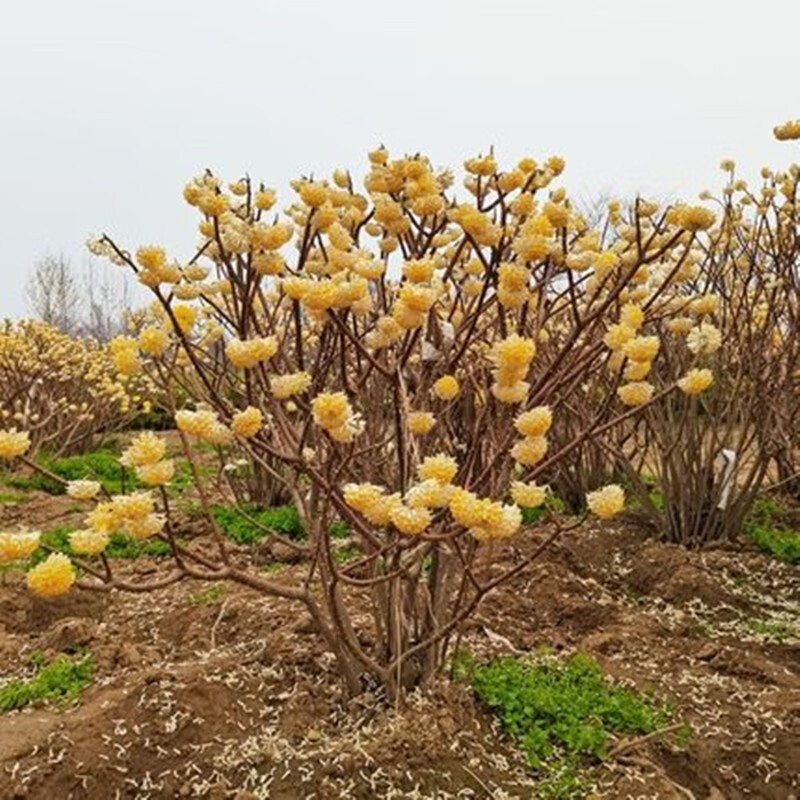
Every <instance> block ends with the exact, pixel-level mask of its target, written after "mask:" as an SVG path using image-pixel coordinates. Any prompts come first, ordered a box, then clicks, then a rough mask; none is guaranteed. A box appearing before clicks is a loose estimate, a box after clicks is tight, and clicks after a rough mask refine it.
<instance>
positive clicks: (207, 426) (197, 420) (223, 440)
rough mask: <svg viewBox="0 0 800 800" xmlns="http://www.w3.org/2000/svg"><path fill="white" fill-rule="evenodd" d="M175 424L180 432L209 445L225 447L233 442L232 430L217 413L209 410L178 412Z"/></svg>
mask: <svg viewBox="0 0 800 800" xmlns="http://www.w3.org/2000/svg"><path fill="white" fill-rule="evenodd" d="M175 424H176V425H177V426H178V430H179V431H182V432H183V433H188V434H189V435H190V436H196V437H197V438H198V439H202V440H203V441H206V442H208V443H209V444H213V445H220V446H224V445H228V444H230V443H231V442H232V441H233V434H232V432H231V430H230V428H228V427H226V426H225V425H224V424H223V423H222V422H220V420H219V417H218V416H217V414H216V412H214V411H211V410H209V409H205V408H203V409H198V410H197V411H189V410H188V409H184V410H183V411H178V412H177V413H176V414H175Z"/></svg>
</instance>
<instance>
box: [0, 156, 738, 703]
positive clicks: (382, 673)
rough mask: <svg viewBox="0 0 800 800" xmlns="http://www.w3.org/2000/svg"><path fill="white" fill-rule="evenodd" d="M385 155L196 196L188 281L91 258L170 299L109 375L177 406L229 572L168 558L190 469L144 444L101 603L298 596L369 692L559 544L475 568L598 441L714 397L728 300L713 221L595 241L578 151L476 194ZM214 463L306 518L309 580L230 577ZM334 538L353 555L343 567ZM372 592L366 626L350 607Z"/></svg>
mask: <svg viewBox="0 0 800 800" xmlns="http://www.w3.org/2000/svg"><path fill="white" fill-rule="evenodd" d="M369 159H370V169H369V172H368V174H367V176H366V179H365V181H364V187H365V191H364V192H359V191H357V190H356V188H355V187H354V184H353V180H352V177H351V175H350V174H349V173H347V172H345V171H342V170H337V171H336V172H334V174H333V175H332V177H331V179H330V180H313V179H310V178H302V179H300V180H297V181H295V182H293V184H292V189H293V190H294V192H295V195H296V197H295V199H294V201H293V202H292V203H291V204H290V205H289V206H288V208H287V209H286V212H285V214H284V215H283V216H281V215H278V214H276V213H275V212H274V211H273V209H274V206H275V204H276V202H277V194H276V192H275V191H274V190H272V189H269V188H267V187H265V186H264V185H262V184H258V185H257V184H254V183H253V182H252V181H251V180H250V179H249V178H244V179H241V180H238V181H236V182H234V183H232V184H229V185H227V186H226V185H225V184H224V183H223V182H222V181H221V180H220V179H219V178H217V177H216V176H214V175H212V174H211V173H205V174H203V175H201V176H198V177H197V178H195V179H194V180H193V181H191V182H190V183H189V184H188V185H187V186H186V188H185V190H184V197H185V199H186V201H187V202H188V203H189V204H190V205H192V206H194V207H195V208H197V210H198V211H199V213H200V216H201V220H200V223H199V233H200V242H199V244H198V248H197V251H196V252H195V254H194V255H193V256H192V257H191V258H190V259H189V260H188V261H186V262H176V261H172V260H170V259H169V258H168V257H167V254H166V253H165V251H164V250H163V249H162V248H160V247H158V246H144V247H140V248H139V249H138V250H136V251H135V252H129V251H127V250H125V249H124V248H122V247H121V246H119V245H118V244H117V243H116V242H114V241H113V240H112V239H111V238H110V237H108V236H101V237H96V238H94V239H92V240H91V241H90V248H91V250H92V252H94V253H95V254H97V255H103V256H106V257H107V258H109V259H110V260H111V261H112V262H113V263H115V264H117V265H119V266H121V267H125V268H127V269H130V270H132V271H133V272H134V273H135V275H136V276H137V279H138V280H139V281H140V282H141V283H142V284H144V285H145V286H147V287H149V288H150V289H151V291H152V293H153V297H154V302H153V304H152V306H151V307H150V308H149V310H148V312H147V314H146V315H144V316H143V318H142V319H141V320H140V325H139V326H138V327H137V330H136V333H137V335H136V336H128V337H120V338H118V339H117V340H115V342H113V343H112V356H113V358H114V361H115V365H116V369H117V370H118V371H119V373H121V374H122V375H125V376H140V375H147V376H148V377H149V378H150V379H151V380H153V381H154V382H155V383H156V384H158V386H159V389H160V391H161V392H162V393H163V396H164V397H165V398H166V403H167V405H168V406H169V408H170V410H171V412H172V413H173V415H174V417H175V422H176V425H177V428H178V431H179V433H180V437H181V441H182V445H183V449H184V453H185V455H186V457H187V459H188V460H189V463H190V466H191V467H192V471H193V477H194V480H195V482H196V484H197V488H198V490H199V494H200V499H201V503H202V505H203V508H204V509H205V512H206V519H207V521H208V525H209V529H210V530H211V531H212V532H213V533H214V537H215V541H216V553H215V554H214V555H209V554H208V553H206V552H203V553H200V552H198V551H195V550H192V549H191V548H187V547H184V546H181V545H180V544H179V543H178V542H177V541H176V539H175V536H174V530H173V521H172V515H171V514H170V508H169V502H168V496H167V493H166V492H165V490H164V485H165V484H167V483H169V481H170V479H171V477H172V468H171V462H169V461H168V460H167V459H165V458H164V455H165V453H164V448H163V447H162V445H161V443H160V442H159V439H158V437H154V436H152V435H150V434H143V435H142V436H140V437H138V438H137V439H136V440H135V441H134V442H133V443H132V445H131V447H130V448H129V449H128V450H127V451H126V452H125V453H124V454H123V461H124V463H126V464H128V465H129V466H131V467H132V468H134V469H136V471H137V475H138V476H139V478H140V480H141V481H143V482H144V483H145V484H146V485H148V486H150V487H153V488H152V489H148V490H147V491H142V492H139V493H137V494H134V495H129V496H118V497H112V498H104V499H101V500H100V502H98V503H97V504H96V505H94V507H93V509H92V510H91V511H90V512H89V514H88V515H87V518H86V530H84V531H81V532H78V534H76V535H74V536H73V540H72V546H73V549H74V550H75V551H76V552H81V553H83V554H84V557H83V558H81V559H80V560H79V562H78V563H79V565H80V566H81V569H82V570H83V571H84V573H85V574H84V577H82V578H79V579H78V584H79V585H81V586H85V587H87V588H92V589H97V590H108V589H110V588H117V589H121V590H129V591H146V590H148V589H152V588H155V587H159V586H164V585H167V584H169V583H172V582H176V581H180V580H184V579H189V578H200V579H206V580H232V581H237V582H240V583H242V584H245V585H247V586H249V587H252V588H254V589H257V590H259V591H262V592H265V593H267V594H272V595H277V596H280V597H284V598H286V599H287V600H291V601H295V602H298V603H300V604H302V605H303V606H304V607H305V608H306V609H307V611H308V613H309V614H310V615H311V617H312V619H313V620H314V623H315V625H316V626H317V628H318V630H319V632H320V635H321V636H322V637H323V638H324V640H325V641H326V643H327V645H328V646H329V648H330V650H331V651H332V652H333V653H334V655H335V656H336V659H337V663H338V666H339V668H340V671H341V674H342V677H343V680H344V682H345V684H346V686H347V687H348V689H349V690H350V691H354V692H355V691H358V690H359V688H360V687H362V686H363V685H364V681H373V682H377V683H379V684H381V685H383V686H384V687H386V689H387V690H388V691H389V692H390V694H392V695H396V694H397V693H398V692H399V691H401V690H402V689H403V688H404V687H408V686H412V685H415V684H417V683H419V682H421V681H424V680H426V679H427V678H428V677H430V676H431V675H432V674H433V673H434V672H435V671H436V670H437V669H439V668H440V667H441V665H442V663H443V661H444V659H445V657H446V655H447V652H448V649H449V648H450V646H451V644H452V642H453V641H454V638H455V637H457V635H458V632H459V629H460V627H461V625H462V624H463V623H464V621H465V620H466V619H467V618H468V617H469V615H470V614H471V613H472V612H473V611H474V610H475V609H476V608H477V606H478V604H479V603H480V602H481V600H482V598H483V597H484V596H485V595H486V594H487V593H488V592H489V591H491V590H492V589H493V588H494V587H495V586H497V585H498V584H499V583H501V582H502V581H504V580H507V579H509V578H510V577H511V576H513V575H514V574H516V573H517V572H519V571H520V570H521V569H523V568H524V567H525V566H526V565H527V564H528V563H530V561H531V560H532V559H533V558H535V557H536V555H537V554H538V553H539V552H541V550H542V549H543V548H544V547H545V546H546V544H547V542H549V541H552V539H553V538H555V537H556V536H558V535H559V534H560V533H561V531H562V530H563V527H562V525H561V523H560V522H559V521H558V520H552V519H549V517H548V515H547V513H546V514H545V517H544V519H545V521H546V524H548V525H549V526H550V527H549V531H550V535H549V538H548V539H547V540H546V541H545V542H544V543H543V544H542V545H541V546H540V547H539V548H537V549H536V550H534V551H533V552H532V553H531V555H529V556H528V557H527V558H524V559H520V560H519V562H518V563H517V564H516V565H515V566H514V567H512V568H510V569H508V570H507V571H505V572H502V573H491V574H488V573H487V571H486V570H485V569H482V566H483V565H485V564H487V563H488V562H490V561H491V560H492V559H493V554H494V552H495V550H496V549H497V548H500V547H506V546H509V545H508V541H509V540H511V539H513V537H514V536H515V535H517V534H518V533H519V530H520V527H521V522H522V509H523V508H526V507H538V506H545V500H546V496H547V492H548V491H549V488H548V486H547V484H546V481H547V480H557V479H558V477H559V475H560V474H561V472H562V470H563V469H565V468H566V467H567V466H568V465H570V464H571V463H572V462H573V461H574V459H575V458H576V457H578V456H579V455H580V453H581V451H582V450H583V449H585V448H586V447H598V448H602V449H603V450H604V451H606V450H608V449H610V450H611V452H612V453H613V457H614V459H619V460H624V459H625V458H628V457H629V455H628V452H627V450H626V449H625V448H626V446H627V443H628V440H626V438H625V436H627V437H628V439H630V440H631V441H634V442H635V441H636V437H637V436H638V432H639V431H640V425H641V423H637V422H636V420H637V419H640V418H642V417H641V415H642V414H648V415H651V416H652V415H656V414H658V413H659V409H661V408H662V407H663V408H672V407H673V406H674V404H675V403H679V404H680V403H686V402H696V398H697V397H698V396H699V395H701V393H702V392H705V391H707V390H708V389H709V387H711V386H712V384H713V385H716V384H714V382H715V381H717V382H718V381H719V380H720V378H719V377H718V376H717V374H716V372H711V368H712V367H711V364H712V361H713V359H712V356H713V351H714V350H715V349H717V348H718V347H719V346H720V342H719V341H718V337H717V332H718V329H717V327H716V326H714V325H712V323H710V322H707V320H708V319H710V318H712V317H713V314H714V310H715V301H714V300H713V297H714V296H716V295H714V294H713V293H714V291H715V287H713V286H712V287H710V288H709V287H708V286H707V285H706V284H704V283H703V281H701V280H700V279H699V278H698V264H699V262H701V261H702V258H700V257H699V256H698V254H703V253H705V252H706V249H707V242H708V241H709V239H712V240H715V234H714V233H713V231H715V230H717V228H718V226H719V225H720V224H721V223H720V222H718V221H717V220H718V216H719V215H718V214H716V213H715V212H713V211H711V210H710V209H709V208H706V207H705V206H686V205H676V206H673V207H668V208H664V209H660V208H659V207H658V206H657V205H656V204H654V203H647V202H644V201H638V202H637V203H636V204H635V205H634V206H633V208H632V209H631V210H630V213H629V214H628V215H627V216H626V215H625V213H624V212H623V211H622V209H621V208H620V207H619V206H612V207H611V208H610V209H609V219H608V224H607V225H605V228H604V229H597V228H593V227H590V226H589V225H588V223H587V222H586V220H585V219H584V218H583V217H582V216H581V214H579V213H578V212H576V210H575V209H574V207H573V206H572V203H571V202H570V199H569V197H568V195H567V193H566V191H565V190H564V189H563V188H560V187H556V186H555V182H556V179H557V178H558V176H559V175H560V174H561V172H562V170H563V169H564V162H563V160H562V159H561V158H558V157H552V158H549V159H547V160H546V161H545V162H544V163H542V164H539V163H537V162H536V161H535V160H533V159H531V158H525V159H522V160H521V161H520V162H519V163H518V164H517V165H516V166H515V167H512V168H510V169H505V170H503V169H501V168H500V167H499V165H498V163H497V161H496V159H495V157H494V156H493V155H492V154H489V155H484V156H479V157H476V158H471V159H468V160H467V161H466V162H465V169H466V173H467V174H466V178H465V180H464V187H465V189H466V193H467V194H466V196H464V197H460V196H458V193H457V192H455V191H454V188H453V187H454V176H453V173H452V172H451V171H449V170H439V169H435V168H434V167H433V166H432V165H431V163H430V162H429V161H428V159H426V158H424V157H422V156H414V157H406V158H399V159H394V160H393V159H390V158H389V154H388V153H387V152H386V150H384V149H379V150H377V151H375V152H373V153H371V154H370V156H369ZM465 197H469V200H468V201H467V200H466V199H465ZM728 218H729V217H728V215H727V213H725V212H724V213H723V214H722V219H723V223H722V225H723V226H724V225H725V224H727V220H728ZM609 226H611V227H610V228H609ZM610 229H613V235H611V236H609V235H607V231H608V230H610ZM714 252H717V251H714ZM714 263H716V261H714ZM687 320H688V322H687ZM704 324H705V325H706V326H708V325H712V327H713V330H712V327H703V325H704ZM687 325H688V327H689V328H691V331H689V330H688V329H687V330H686V331H685V332H686V333H687V339H686V351H687V353H688V354H690V355H685V356H682V357H681V358H680V359H677V358H676V356H675V352H674V346H673V344H672V341H671V340H670V339H669V338H668V337H669V336H672V335H675V336H677V335H682V334H679V332H680V331H682V330H683V329H684V328H686V327H687ZM720 335H721V334H720ZM648 418H649V417H648ZM620 432H624V435H621V433H620ZM8 435H9V436H10V437H12V439H13V437H14V436H15V434H8ZM631 437H632V438H631ZM201 443H202V444H205V445H210V446H212V447H214V448H215V449H216V450H217V451H218V452H219V454H220V455H221V457H222V458H223V461H224V465H223V468H222V472H223V474H226V475H227V476H228V477H229V479H230V480H231V481H233V478H232V477H230V476H231V475H233V474H234V473H235V472H236V470H239V469H243V471H244V472H245V473H246V475H247V478H248V480H250V481H259V480H261V481H269V482H271V483H272V484H274V485H277V486H280V487H282V491H283V492H284V493H285V494H286V496H287V497H290V498H291V499H292V500H293V502H294V503H295V505H296V507H297V509H298V511H299V514H300V517H301V519H302V523H303V527H304V529H305V531H306V533H307V537H308V550H307V553H308V556H309V558H308V560H307V562H305V563H306V572H305V574H304V575H302V576H298V577H297V578H296V580H294V581H289V582H287V581H285V580H281V581H278V580H274V579H270V578H268V577H266V576H264V575H263V574H259V573H257V572H254V571H251V570H249V569H248V568H246V567H243V566H241V565H240V564H239V563H238V562H237V561H236V560H234V559H232V558H231V554H230V553H229V551H228V548H227V546H226V541H225V538H224V537H223V536H222V534H221V532H220V530H219V528H218V527H217V521H216V519H215V515H214V513H213V509H212V507H211V506H210V503H209V499H208V492H207V491H206V487H205V486H204V483H203V479H202V475H201V471H199V470H197V469H196V467H195V466H194V465H195V451H196V448H197V446H198V445H199V444H201ZM19 446H21V444H20V445H18V446H17V445H14V444H13V443H12V444H11V445H9V448H8V452H7V456H9V457H10V456H13V455H14V454H15V453H14V452H13V451H15V450H17V449H19ZM632 471H633V472H636V470H632ZM232 485H234V484H233V483H232ZM585 489H586V490H591V492H590V493H589V494H588V497H587V498H586V502H587V503H588V507H589V508H590V509H591V510H592V511H593V512H595V513H596V514H597V515H599V516H600V517H603V518H609V517H612V516H614V515H615V514H616V513H618V512H619V511H620V510H621V509H622V507H623V505H624V502H625V493H624V490H623V488H622V486H621V485H618V484H617V483H612V484H611V485H608V486H605V487H603V486H601V485H598V484H594V485H591V486H586V487H585ZM70 492H71V494H73V496H75V497H84V496H85V497H88V496H89V495H90V487H86V486H83V485H82V486H75V487H72V489H71V490H70ZM250 496H251V497H252V496H253V495H252V493H251V494H250ZM87 502H93V501H91V500H89V501H87ZM335 521H340V522H341V521H343V522H345V523H346V524H347V525H348V526H349V528H350V531H351V536H352V538H353V540H355V541H356V542H357V543H358V546H359V548H360V551H361V556H360V557H358V558H356V559H355V560H349V561H348V562H347V563H344V564H342V563H340V561H341V560H337V559H336V558H335V557H334V554H333V547H332V543H331V536H330V530H331V523H332V522H335ZM118 531H124V532H125V533H127V534H128V535H130V536H133V537H137V538H144V537H160V538H163V539H164V540H165V541H168V542H169V543H170V546H171V549H172V553H173V560H174V566H173V571H172V572H171V573H169V574H166V575H163V576H162V577H160V578H159V579H157V580H155V581H152V582H150V583H138V584H137V583H129V582H127V581H125V580H122V579H120V578H119V577H118V576H116V575H115V574H114V573H113V570H112V569H111V567H110V566H109V563H108V561H107V560H106V559H105V558H104V556H103V553H102V550H103V547H104V546H105V545H104V543H105V542H106V541H107V537H109V536H110V535H112V534H113V533H115V532H118ZM54 558H55V557H54V556H51V557H50V558H49V559H48V560H47V561H44V562H42V564H40V566H39V567H37V569H38V570H39V572H38V573H36V574H35V575H34V576H33V577H32V578H31V581H30V582H31V585H32V588H33V589H34V590H35V591H39V592H40V593H45V594H47V593H50V594H52V593H55V592H56V591H63V590H65V589H66V588H68V586H69V585H70V584H71V583H72V581H73V580H74V575H73V574H72V573H71V572H70V571H69V570H70V569H71V567H70V566H69V564H68V563H67V564H64V563H63V561H62V560H61V559H59V560H58V561H56V560H54ZM98 558H99V559H100V560H101V565H98V564H97V563H96V559H98ZM32 574H33V573H32ZM363 596H368V597H369V599H370V604H369V607H370V608H371V611H372V618H371V620H369V621H365V620H364V619H363V616H360V615H358V614H357V613H356V605H355V603H354V600H355V598H357V597H363Z"/></svg>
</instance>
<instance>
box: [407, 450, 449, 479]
mask: <svg viewBox="0 0 800 800" xmlns="http://www.w3.org/2000/svg"><path fill="white" fill-rule="evenodd" d="M457 472H458V464H457V463H456V460H455V459H454V458H452V457H451V456H447V455H444V453H439V455H436V456H428V457H427V458H425V459H424V460H423V461H422V463H421V464H420V465H419V466H418V467H417V475H418V476H419V479H420V480H421V481H427V480H429V479H431V478H433V479H434V480H437V481H439V483H452V482H453V478H455V476H456V473H457Z"/></svg>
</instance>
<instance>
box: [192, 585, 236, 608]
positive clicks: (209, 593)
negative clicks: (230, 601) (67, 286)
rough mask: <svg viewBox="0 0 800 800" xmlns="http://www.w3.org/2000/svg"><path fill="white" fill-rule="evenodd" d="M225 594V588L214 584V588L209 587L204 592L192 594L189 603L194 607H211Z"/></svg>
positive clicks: (226, 591)
mask: <svg viewBox="0 0 800 800" xmlns="http://www.w3.org/2000/svg"><path fill="white" fill-rule="evenodd" d="M227 593H228V590H227V588H226V587H225V586H221V585H220V584H215V585H214V586H210V587H209V588H208V589H206V590H205V591H204V592H198V593H197V594H193V595H192V597H191V601H192V603H194V605H196V606H211V605H215V604H216V603H219V602H220V600H222V598H223V597H225V595H226V594H227Z"/></svg>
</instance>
